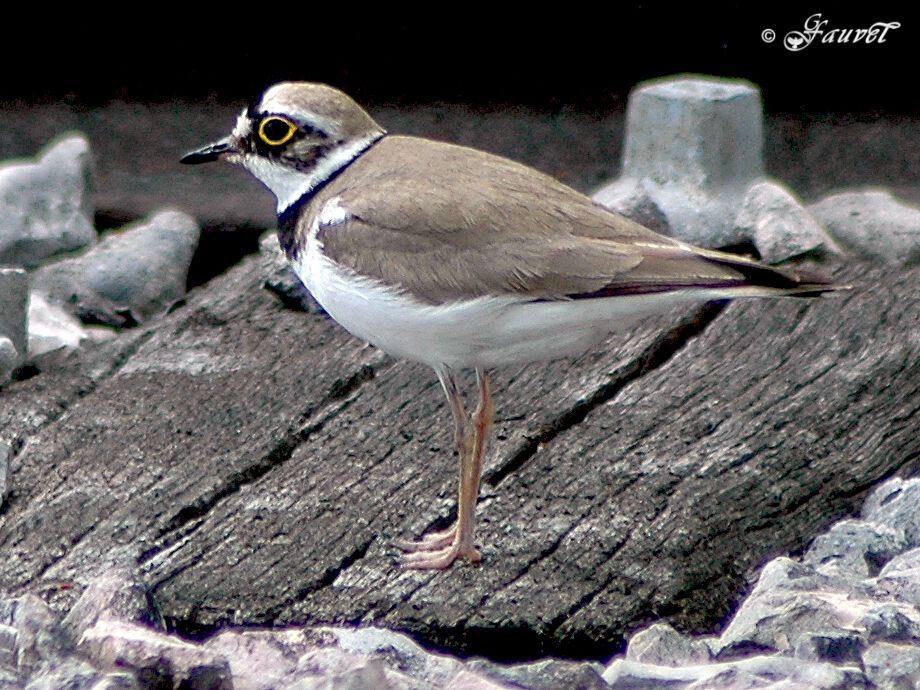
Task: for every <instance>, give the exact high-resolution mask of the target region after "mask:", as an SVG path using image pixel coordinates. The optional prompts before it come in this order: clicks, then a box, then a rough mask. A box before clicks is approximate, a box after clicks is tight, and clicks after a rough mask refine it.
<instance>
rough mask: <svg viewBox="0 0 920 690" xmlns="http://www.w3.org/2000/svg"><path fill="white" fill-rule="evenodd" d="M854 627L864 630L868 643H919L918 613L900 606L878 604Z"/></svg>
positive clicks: (913, 609) (919, 626)
mask: <svg viewBox="0 0 920 690" xmlns="http://www.w3.org/2000/svg"><path fill="white" fill-rule="evenodd" d="M856 627H857V628H861V629H863V630H865V635H866V637H867V639H868V640H869V642H878V641H884V642H908V643H911V644H914V645H918V643H920V611H917V609H915V608H914V607H908V606H903V605H900V604H894V603H888V604H880V605H878V606H876V607H874V608H872V609H871V610H869V611H867V612H866V613H865V614H863V615H862V616H861V617H860V618H859V619H858V620H857V621H856Z"/></svg>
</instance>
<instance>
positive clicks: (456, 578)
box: [148, 272, 920, 656]
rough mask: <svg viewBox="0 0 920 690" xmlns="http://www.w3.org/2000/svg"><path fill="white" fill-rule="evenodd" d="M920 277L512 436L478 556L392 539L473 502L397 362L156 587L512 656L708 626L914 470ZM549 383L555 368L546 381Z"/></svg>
mask: <svg viewBox="0 0 920 690" xmlns="http://www.w3.org/2000/svg"><path fill="white" fill-rule="evenodd" d="M918 276H920V273H918V272H912V273H907V274H904V275H903V276H901V277H900V278H895V279H892V280H891V284H890V285H887V286H886V285H884V284H883V283H882V280H883V278H884V276H883V274H882V273H881V272H872V273H869V274H867V275H864V276H861V277H860V278H859V281H858V282H859V283H860V289H859V290H858V291H856V292H854V293H853V294H851V295H848V296H844V297H842V298H838V299H833V300H823V301H820V302H816V303H813V304H805V303H800V302H795V301H783V302H761V303H744V304H742V303H738V304H735V305H732V306H731V307H730V308H729V310H728V312H727V313H726V314H724V315H723V316H720V317H719V318H718V319H716V320H715V322H713V323H712V324H711V325H710V326H709V327H708V328H707V329H706V330H705V331H704V333H703V334H702V335H701V336H700V337H698V338H696V339H694V340H691V341H690V343H689V344H688V346H687V347H685V348H683V349H682V350H680V351H679V352H678V354H677V355H676V356H675V357H674V358H673V360H672V361H669V362H667V364H665V365H664V366H662V367H661V368H660V369H658V370H655V371H653V372H651V373H648V374H647V375H645V376H642V377H640V378H638V379H637V380H636V381H635V382H634V383H632V384H630V385H628V386H627V387H626V388H625V389H624V390H622V391H621V392H620V393H619V394H618V395H616V396H615V397H614V398H613V400H611V401H610V402H608V403H606V404H604V405H601V406H600V407H598V408H597V409H596V410H594V411H592V412H590V414H589V415H588V416H587V418H586V419H585V420H584V422H582V423H580V424H577V425H574V426H573V427H572V428H571V429H568V430H563V431H562V432H560V433H559V434H558V435H557V436H555V437H554V438H551V439H550V442H549V443H548V445H546V446H545V447H543V448H542V449H541V450H540V451H539V452H537V453H535V454H532V455H529V456H526V457H525V458H524V460H523V462H521V461H520V460H515V461H514V462H511V461H510V460H509V457H510V456H514V455H515V451H516V450H517V448H518V447H519V446H515V442H514V441H511V442H509V441H508V440H506V441H505V442H504V443H502V442H500V443H499V446H498V448H497V449H496V451H495V453H494V454H493V456H492V460H491V463H492V466H493V467H495V466H502V465H503V464H504V463H509V462H510V464H511V465H513V469H512V471H505V470H502V471H500V472H498V473H497V474H495V475H494V477H495V478H497V479H499V480H500V481H499V482H498V485H497V486H494V487H493V486H489V485H487V486H486V488H485V491H484V494H485V495H484V498H483V500H482V502H481V503H480V515H481V521H480V532H479V537H480V540H481V542H482V543H483V545H484V554H485V557H486V563H485V564H484V565H483V566H482V567H479V568H474V567H461V568H454V569H451V570H450V571H448V572H445V573H414V572H408V573H400V572H398V571H397V570H396V569H395V568H394V565H393V563H394V552H393V550H392V549H391V548H390V547H389V546H388V544H387V540H388V539H389V538H390V537H392V536H395V535H397V534H402V533H404V532H408V533H410V534H411V533H413V532H417V531H421V530H422V529H423V528H426V527H428V526H431V525H434V524H438V523H443V522H446V520H447V519H448V518H449V517H450V514H451V508H452V505H453V500H454V496H453V492H454V489H453V481H454V476H453V474H454V468H453V466H452V464H451V463H445V462H444V451H443V450H442V448H444V447H447V446H449V423H448V419H447V415H446V411H445V410H444V408H443V406H442V405H441V403H440V392H439V391H438V390H437V388H436V386H435V385H434V381H433V378H432V377H431V376H429V375H427V373H426V372H424V371H423V370H419V369H418V368H417V367H414V366H412V365H406V364H399V365H396V366H394V367H392V368H391V369H389V370H387V371H386V372H384V373H383V374H381V375H380V377H379V380H378V381H375V382H374V385H373V386H367V387H364V388H362V389H361V391H360V394H359V395H358V396H357V397H356V398H355V400H354V402H353V403H352V404H351V405H350V406H349V407H348V409H346V410H344V411H343V412H342V413H341V414H339V415H338V416H336V417H335V418H334V419H333V420H332V421H330V423H329V424H327V425H326V426H325V427H324V428H323V429H321V430H319V431H318V432H317V433H315V434H313V435H311V436H310V437H309V438H308V439H307V440H306V441H305V442H304V443H303V444H302V445H301V446H299V447H298V448H297V449H296V450H295V452H294V454H293V455H292V457H291V459H290V460H289V461H288V462H287V463H285V467H284V471H283V472H274V473H271V474H269V475H266V476H265V477H263V478H262V479H260V480H259V481H257V482H253V483H252V484H251V485H248V486H247V487H246V489H245V491H241V492H239V493H238V494H236V495H234V496H233V497H231V498H230V499H229V500H227V501H225V502H223V503H221V505H219V506H218V507H217V508H216V509H215V510H214V511H213V512H212V513H210V514H209V515H208V517H207V518H206V520H207V522H208V524H207V526H206V528H204V529H202V530H200V534H201V538H200V540H196V541H194V542H192V541H189V542H186V543H183V544H182V545H181V546H180V547H179V548H177V549H176V551H175V552H174V553H171V554H169V556H168V558H164V559H162V560H160V561H158V562H153V561H151V562H150V563H148V567H149V568H150V574H151V577H152V579H153V580H154V581H159V582H161V584H160V586H159V587H158V590H157V591H158V596H159V598H160V600H161V601H162V602H163V605H164V606H165V607H166V609H167V611H168V612H169V613H170V614H171V615H174V616H175V617H177V618H179V619H182V620H184V621H186V622H187V623H188V622H190V621H193V625H192V628H193V627H194V624H195V623H197V624H202V625H213V624H216V623H219V622H221V621H230V620H237V621H240V620H244V621H255V622H276V623H281V622H292V621H335V622H343V621H362V622H372V621H373V622H376V623H383V624H386V625H391V626H394V627H399V628H408V629H410V630H413V631H414V632H415V633H416V634H418V635H419V636H420V637H422V638H423V639H426V640H428V641H429V642H431V643H435V644H439V645H445V646H447V645H450V646H452V647H453V648H454V649H457V648H460V649H465V650H466V651H469V652H475V653H487V654H490V655H492V656H521V655H527V654H533V655H537V654H541V653H545V652H555V653H568V654H575V655H585V656H602V655H603V654H609V653H611V652H612V651H613V650H614V649H615V648H616V646H617V645H618V644H619V642H620V640H622V636H623V635H624V633H626V632H627V631H629V630H631V629H633V628H634V627H636V626H637V625H639V624H640V623H641V622H643V621H646V620H648V619H651V618H657V617H670V618H672V619H674V620H675V621H676V622H678V623H681V624H684V625H688V626H691V627H694V628H697V629H700V628H705V627H711V626H712V625H715V624H717V622H718V621H719V620H720V619H721V617H722V616H723V615H724V614H725V613H726V611H727V610H728V607H730V606H731V604H732V602H733V601H734V600H735V599H736V597H737V596H738V595H739V593H740V591H741V590H742V589H743V587H744V584H745V578H746V577H747V576H748V575H749V574H750V573H751V572H752V569H753V568H755V567H756V565H757V564H758V563H760V562H762V561H763V559H765V558H766V557H768V556H769V555H772V554H774V553H777V552H781V551H785V550H788V549H794V548H796V547H799V546H801V545H803V543H804V542H805V541H807V539H808V538H809V536H810V535H812V534H814V533H815V532H817V531H818V530H819V529H821V528H822V527H824V526H826V525H827V524H828V523H829V522H830V521H831V520H832V519H833V518H835V517H838V516H839V515H840V514H841V513H843V512H845V511H847V510H849V509H850V508H851V507H852V506H853V505H854V500H855V498H856V497H857V496H858V495H859V494H860V493H861V492H862V491H864V490H865V489H866V488H867V487H868V486H870V485H871V484H872V483H873V482H875V481H877V480H878V479H879V478H881V477H883V476H885V475H887V474H890V473H891V472H894V471H897V470H898V469H905V468H911V467H912V466H913V463H915V462H916V457H917V455H918V452H920V447H918V441H917V440H916V439H915V436H914V434H913V433H912V430H913V428H914V427H915V426H916V411H917V408H918V406H920V390H918V387H917V385H916V383H915V381H916V380H917V379H916V373H915V372H916V368H917V367H918V364H917V354H918V352H917V350H918V348H920V343H918V340H917V338H916V337H914V336H912V335H910V334H911V332H912V331H911V328H912V324H915V322H916V321H917V298H916V297H915V295H916V292H917V291H916V283H917V279H918ZM610 345H611V346H612V347H614V348H615V347H616V345H615V344H614V343H611V344H610ZM629 345H635V343H629ZM632 356H633V357H635V356H636V354H635V352H633V355H632ZM590 357H593V356H590ZM610 361H611V362H616V361H618V360H617V353H616V352H614V353H613V354H611V358H610ZM596 363H597V362H596V361H595V362H594V364H596ZM555 367H559V368H555ZM605 370H607V371H609V370H610V366H609V365H608V366H607V367H606V368H605ZM580 371H581V370H580V369H579V368H578V367H577V366H573V364H572V363H556V364H554V365H550V366H549V367H544V368H542V369H541V370H540V372H541V373H540V374H535V373H534V372H533V371H531V370H530V368H525V369H524V370H522V371H520V372H516V373H515V374H511V375H507V374H506V376H507V378H503V379H502V380H501V383H500V386H499V391H498V393H497V398H498V400H499V416H500V418H504V419H507V418H508V417H509V416H510V417H515V416H517V414H518V412H517V410H521V409H523V408H525V407H528V406H533V407H539V406H540V405H541V404H543V405H546V404H548V403H547V402H546V398H547V396H549V397H550V398H552V397H553V396H554V395H557V394H561V395H562V396H563V400H564V401H568V402H567V404H568V405H570V406H571V403H572V400H573V398H576V397H583V394H584V391H583V390H581V391H579V392H577V393H575V395H571V394H569V396H568V397H566V391H559V390H557V391H553V390H552V389H550V390H549V391H548V392H547V388H548V386H547V383H548V382H551V381H556V382H564V381H566V380H567V379H570V378H571V379H574V380H575V381H578V380H579V378H580V377H582V376H584V374H581V373H579V372H580ZM534 376H539V377H543V376H545V377H546V378H543V379H542V380H541V382H540V386H535V387H533V388H531V387H530V385H531V384H532V383H533V381H532V380H531V379H530V377H534ZM589 378H590V376H589ZM902 379H904V380H905V381H906V383H900V384H899V383H898V382H901V381H902ZM594 385H595V386H596V385H597V380H595V384H594ZM563 387H564V384H563ZM576 387H577V384H576ZM573 390H574V389H573ZM570 393H571V391H570ZM505 401H511V407H510V410H509V409H506V408H505V407H504V405H505V404H506V403H505ZM541 401H543V402H542V403H541ZM549 404H551V405H554V404H555V402H554V403H549ZM517 405H520V406H521V407H517ZM554 409H556V411H557V412H558V411H559V409H560V408H558V407H556V408H554ZM509 411H511V414H510V415H509ZM515 423H516V424H521V422H520V421H517V420H508V421H505V422H502V423H501V424H500V425H499V426H500V433H502V435H506V436H507V435H508V432H507V430H506V429H507V427H508V426H509V424H510V425H513V424H515ZM525 426H526V423H525ZM530 433H531V434H533V433H534V429H533V427H532V426H531V427H530ZM519 443H520V442H519V441H518V444H519ZM431 496H435V497H436V499H435V500H434V501H431V499H430V498H429V497H431Z"/></svg>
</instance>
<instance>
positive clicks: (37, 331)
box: [28, 292, 90, 364]
mask: <svg viewBox="0 0 920 690" xmlns="http://www.w3.org/2000/svg"><path fill="white" fill-rule="evenodd" d="M89 337H90V335H89V333H88V332H87V330H86V329H85V328H84V327H83V324H82V323H80V320H79V319H77V318H76V317H75V316H73V315H71V314H70V313H68V312H66V311H64V309H62V308H61V307H59V306H57V305H54V304H51V303H49V302H48V300H47V299H46V298H45V297H43V296H42V295H40V294H38V293H36V292H33V293H32V294H31V295H30V296H29V349H28V359H29V361H31V362H35V363H39V364H41V363H46V362H51V361H52V360H57V359H59V358H63V357H66V356H67V355H68V354H70V353H71V352H73V351H75V350H77V349H78V348H79V347H80V344H81V343H82V342H83V341H84V340H87V339H88V338H89Z"/></svg>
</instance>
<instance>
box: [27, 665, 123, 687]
mask: <svg viewBox="0 0 920 690" xmlns="http://www.w3.org/2000/svg"><path fill="white" fill-rule="evenodd" d="M102 679H103V674H102V673H100V672H99V671H97V670H96V669H94V668H93V667H92V666H91V665H90V664H88V663H87V662H86V661H83V660H82V659H66V660H64V661H62V662H60V663H55V664H53V665H52V666H50V667H48V668H47V669H41V670H39V671H37V672H36V673H34V674H32V675H31V677H30V678H29V681H28V683H26V685H25V690H61V689H62V688H66V689H67V690H95V689H96V688H97V687H98V684H99V683H100V682H101V681H102ZM103 687H105V686H103ZM109 687H112V686H111V685H110V686H109ZM115 687H118V686H115ZM122 687H125V686H122ZM126 687H136V686H130V685H129V686H126Z"/></svg>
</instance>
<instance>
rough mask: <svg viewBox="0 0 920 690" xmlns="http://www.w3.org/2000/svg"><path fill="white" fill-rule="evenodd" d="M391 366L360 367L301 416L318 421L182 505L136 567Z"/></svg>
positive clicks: (284, 455) (289, 451)
mask: <svg viewBox="0 0 920 690" xmlns="http://www.w3.org/2000/svg"><path fill="white" fill-rule="evenodd" d="M392 364H393V360H387V359H384V358H381V359H379V360H377V361H375V362H374V363H373V365H372V364H367V363H365V364H364V365H362V366H361V368H360V369H359V370H358V371H357V372H355V373H354V375H353V376H352V377H350V378H349V384H348V392H346V393H344V394H343V393H342V392H341V391H340V390H338V389H335V388H334V390H332V391H330V394H329V396H328V398H327V402H326V404H325V405H322V406H318V408H316V407H314V408H311V409H308V410H306V411H305V412H304V414H303V415H301V417H300V420H301V422H303V421H306V420H309V419H310V418H314V417H316V416H317V414H319V418H318V419H316V421H314V422H312V423H310V424H307V425H306V426H302V427H301V428H300V429H299V430H297V431H293V432H288V433H287V434H285V436H284V437H283V438H282V439H281V440H280V441H279V442H278V443H276V444H275V446H274V447H273V448H272V449H271V450H270V451H269V452H268V453H267V454H266V455H264V456H263V457H262V458H260V459H259V460H257V461H256V462H254V463H252V464H251V465H249V466H247V467H245V468H243V469H242V470H240V471H239V472H235V473H234V474H232V475H230V476H229V477H227V479H226V481H225V482H224V483H223V484H222V485H221V486H219V487H217V488H216V489H215V490H214V491H212V492H210V493H208V494H205V495H201V496H199V497H198V499H197V500H196V501H194V502H192V503H190V504H188V505H186V506H184V507H183V508H181V509H180V510H179V511H178V512H177V513H176V514H175V515H173V517H172V518H170V519H169V521H168V522H167V523H166V524H165V525H164V526H163V527H162V528H161V529H160V530H159V532H158V534H157V537H156V541H155V543H154V544H153V545H152V546H151V547H149V548H148V549H146V550H145V551H144V552H143V553H141V554H140V556H139V557H138V564H140V565H143V564H144V563H146V562H147V561H149V560H150V559H151V558H153V557H154V556H156V555H157V554H159V553H161V552H162V551H163V550H164V549H168V548H169V547H170V546H172V545H173V544H176V543H177V542H179V541H181V540H184V539H186V538H187V537H188V536H189V535H190V534H192V533H193V532H194V531H196V530H197V529H198V528H199V527H200V526H201V525H202V524H203V523H204V520H203V519H202V518H204V517H205V516H206V515H207V514H208V513H209V512H211V511H212V510H213V509H214V508H215V507H216V506H217V505H219V504H220V503H221V502H222V501H223V500H225V499H226V498H228V497H229V496H232V495H233V494H236V493H237V492H238V491H240V489H242V488H243V487H244V486H247V485H249V484H252V483H253V482H255V481H258V480H259V479H261V478H262V477H264V476H265V475H266V474H268V473H269V472H271V471H272V470H274V469H276V468H278V467H281V466H282V465H284V464H285V463H286V462H287V461H288V460H290V459H291V457H292V456H293V455H294V452H295V451H296V450H297V448H298V447H299V446H300V445H301V444H303V443H305V442H306V441H307V440H308V439H309V438H310V437H311V436H312V435H313V434H315V433H317V432H319V431H321V430H322V429H323V428H324V427H325V426H326V424H328V423H329V422H330V421H331V420H333V419H334V418H335V417H336V416H337V415H338V414H340V413H341V412H342V411H343V410H345V409H347V408H348V407H349V406H351V404H352V403H354V401H355V400H356V399H357V398H358V396H359V395H360V394H361V388H362V386H363V385H364V384H365V383H366V382H368V381H370V380H371V379H373V378H374V376H375V375H376V374H377V373H379V372H380V371H382V370H383V369H386V368H388V367H390V366H392ZM368 370H370V373H368ZM187 526H190V528H189V529H185V530H184V529H183V528H185V527H187Z"/></svg>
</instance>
